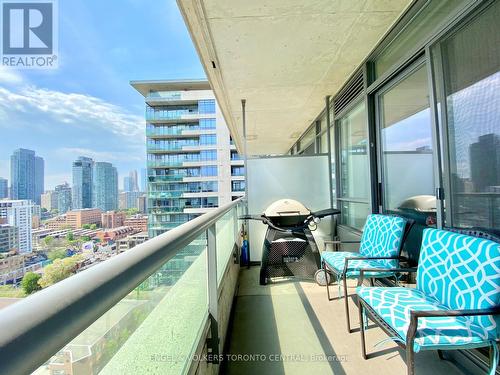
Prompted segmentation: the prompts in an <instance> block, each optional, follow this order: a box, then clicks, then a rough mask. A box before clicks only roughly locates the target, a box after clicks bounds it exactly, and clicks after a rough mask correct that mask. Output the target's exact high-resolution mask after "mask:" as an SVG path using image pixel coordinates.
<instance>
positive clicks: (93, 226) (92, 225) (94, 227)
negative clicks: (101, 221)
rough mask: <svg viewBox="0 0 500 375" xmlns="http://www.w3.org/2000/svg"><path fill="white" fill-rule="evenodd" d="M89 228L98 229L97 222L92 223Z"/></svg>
mask: <svg viewBox="0 0 500 375" xmlns="http://www.w3.org/2000/svg"><path fill="white" fill-rule="evenodd" d="M89 229H92V230H96V229H97V224H91V225H90V228H89Z"/></svg>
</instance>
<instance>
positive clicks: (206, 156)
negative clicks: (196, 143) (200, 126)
mask: <svg viewBox="0 0 500 375" xmlns="http://www.w3.org/2000/svg"><path fill="white" fill-rule="evenodd" d="M200 160H202V161H207V160H217V151H216V150H203V151H200Z"/></svg>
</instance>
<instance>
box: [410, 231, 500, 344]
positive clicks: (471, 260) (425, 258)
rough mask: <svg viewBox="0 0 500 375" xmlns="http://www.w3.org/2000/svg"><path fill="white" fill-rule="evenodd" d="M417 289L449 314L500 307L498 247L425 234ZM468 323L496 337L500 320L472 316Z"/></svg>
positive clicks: (455, 235)
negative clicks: (441, 305)
mask: <svg viewBox="0 0 500 375" xmlns="http://www.w3.org/2000/svg"><path fill="white" fill-rule="evenodd" d="M417 289H418V290H420V291H422V292H423V293H425V294H426V295H427V296H429V297H430V298H434V299H436V300H437V301H439V302H440V303H441V304H443V305H445V306H447V307H448V308H450V309H452V310H467V309H487V308H492V307H495V306H497V305H500V244H498V243H496V242H493V241H489V240H485V239H481V238H477V237H472V236H466V235H463V234H458V233H453V232H448V231H444V230H439V229H432V228H428V229H425V230H424V234H423V238H422V246H421V249H420V258H419V263H418V272H417ZM470 320H471V322H473V323H475V324H477V325H479V326H481V327H485V328H486V329H487V330H488V332H489V333H490V335H491V336H493V337H499V333H500V329H499V327H500V317H499V316H498V315H497V316H495V317H493V316H491V315H484V316H472V317H470Z"/></svg>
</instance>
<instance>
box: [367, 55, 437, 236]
mask: <svg viewBox="0 0 500 375" xmlns="http://www.w3.org/2000/svg"><path fill="white" fill-rule="evenodd" d="M422 67H424V68H425V70H426V73H427V74H426V77H427V85H428V97H429V109H430V117H431V124H430V125H431V135H432V157H433V162H432V168H433V175H434V184H435V186H434V188H435V191H434V196H435V197H436V226H437V228H442V226H443V215H442V213H443V211H442V210H443V198H444V196H443V194H442V192H443V189H442V186H443V183H442V182H443V178H442V175H443V168H442V163H441V142H440V137H439V134H440V132H439V121H438V118H437V110H436V108H437V107H436V95H435V84H434V79H435V77H434V72H433V71H432V62H431V59H430V51H429V48H428V47H427V48H426V49H425V50H424V53H423V54H421V55H420V56H419V57H417V58H416V59H415V60H413V61H411V62H410V63H409V64H407V65H406V66H405V67H403V68H402V69H401V70H399V71H398V73H397V74H395V75H394V76H392V77H390V78H389V79H388V80H387V81H386V82H384V83H383V84H381V85H380V86H378V87H377V89H376V90H375V91H374V92H373V101H374V118H375V122H374V127H375V132H374V133H375V140H376V145H377V147H376V154H377V156H376V161H377V163H376V164H377V167H376V171H375V173H376V179H375V180H376V182H377V186H378V189H377V190H378V194H377V195H378V200H377V204H378V212H379V213H385V212H386V211H387V210H386V209H385V208H384V203H385V202H384V201H385V196H384V184H383V182H384V181H385V178H386V176H385V175H384V171H383V166H384V161H383V142H382V129H383V111H382V108H381V96H382V95H384V94H385V93H387V92H388V91H389V90H391V89H392V88H394V87H395V86H397V85H398V84H399V83H401V82H402V81H404V80H405V79H406V78H408V77H409V76H410V75H411V74H413V73H415V72H416V71H417V70H418V69H421V68H422Z"/></svg>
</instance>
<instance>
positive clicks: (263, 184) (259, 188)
mask: <svg viewBox="0 0 500 375" xmlns="http://www.w3.org/2000/svg"><path fill="white" fill-rule="evenodd" d="M328 173H329V172H328V156H326V155H311V156H289V157H286V156H285V157H282V156H279V157H267V158H257V159H249V160H248V180H247V183H248V212H249V213H250V214H261V213H262V212H264V210H265V209H266V208H267V206H269V205H270V204H271V203H273V202H274V201H277V200H278V199H284V198H290V199H295V200H298V201H299V202H302V203H303V204H304V205H305V206H306V207H308V208H309V209H310V210H311V211H319V210H322V209H326V208H330V191H331V190H330V179H329V178H328ZM324 227H329V226H328V225H321V228H324ZM266 229H267V227H266V226H265V225H264V224H262V223H259V222H257V221H250V230H249V241H250V259H251V260H252V261H260V260H261V256H262V244H263V241H264V235H265V232H266ZM327 230H328V229H327ZM317 234H319V231H318V233H315V236H316V235H317ZM325 235H327V236H328V235H329V233H325Z"/></svg>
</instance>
